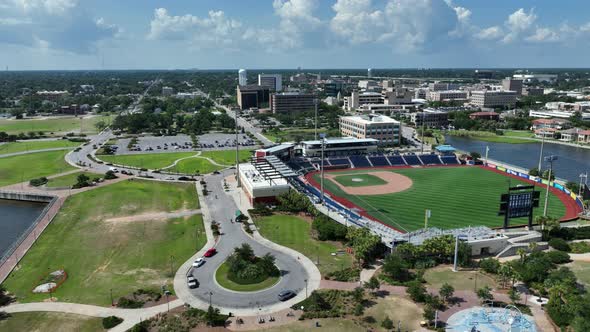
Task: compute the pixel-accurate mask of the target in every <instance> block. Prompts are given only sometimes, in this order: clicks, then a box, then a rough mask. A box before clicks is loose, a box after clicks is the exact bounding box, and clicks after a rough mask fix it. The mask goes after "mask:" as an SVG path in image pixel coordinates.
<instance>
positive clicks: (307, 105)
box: [270, 92, 316, 114]
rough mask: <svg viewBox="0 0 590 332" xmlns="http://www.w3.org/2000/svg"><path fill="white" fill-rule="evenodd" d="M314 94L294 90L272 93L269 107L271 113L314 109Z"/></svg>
mask: <svg viewBox="0 0 590 332" xmlns="http://www.w3.org/2000/svg"><path fill="white" fill-rule="evenodd" d="M315 101H316V96H315V95H312V94H301V93H296V92H283V93H273V94H271V95H270V109H271V111H272V112H273V113H275V114H276V113H299V112H306V111H313V110H314V109H315Z"/></svg>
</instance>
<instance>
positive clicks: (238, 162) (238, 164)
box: [236, 107, 242, 197]
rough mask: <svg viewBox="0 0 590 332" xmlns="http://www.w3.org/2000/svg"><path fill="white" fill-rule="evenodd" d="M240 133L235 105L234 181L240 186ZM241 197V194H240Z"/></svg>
mask: <svg viewBox="0 0 590 332" xmlns="http://www.w3.org/2000/svg"><path fill="white" fill-rule="evenodd" d="M239 139H240V135H239V130H238V108H237V107H236V181H237V186H238V188H240V187H241V186H242V183H241V182H240V141H239ZM240 197H241V196H240Z"/></svg>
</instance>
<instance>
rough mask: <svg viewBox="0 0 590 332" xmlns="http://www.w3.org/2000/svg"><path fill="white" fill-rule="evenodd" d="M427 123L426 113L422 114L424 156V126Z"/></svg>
mask: <svg viewBox="0 0 590 332" xmlns="http://www.w3.org/2000/svg"><path fill="white" fill-rule="evenodd" d="M425 123H426V113H424V111H423V112H422V139H421V141H422V154H424V124H425Z"/></svg>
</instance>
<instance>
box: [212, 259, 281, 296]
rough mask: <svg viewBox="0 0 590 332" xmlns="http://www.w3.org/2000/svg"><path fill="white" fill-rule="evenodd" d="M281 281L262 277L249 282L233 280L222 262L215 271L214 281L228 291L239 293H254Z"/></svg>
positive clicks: (278, 277) (227, 267)
mask: <svg viewBox="0 0 590 332" xmlns="http://www.w3.org/2000/svg"><path fill="white" fill-rule="evenodd" d="M280 280H281V277H280V276H264V277H263V278H259V279H255V280H253V281H251V282H243V281H241V280H239V281H238V280H235V279H234V278H232V276H231V274H230V273H229V265H228V264H227V262H224V263H223V264H221V265H220V266H219V268H218V269H217V271H215V281H216V282H217V284H218V285H219V286H220V287H222V288H225V289H227V290H229V291H233V292H240V293H255V292H259V291H263V290H265V289H268V288H272V287H274V286H275V285H276V284H278V283H279V281H280Z"/></svg>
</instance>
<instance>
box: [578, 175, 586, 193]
mask: <svg viewBox="0 0 590 332" xmlns="http://www.w3.org/2000/svg"><path fill="white" fill-rule="evenodd" d="M587 183H588V173H581V174H580V186H579V188H578V196H582V194H583V193H584V186H585V185H586V184H587Z"/></svg>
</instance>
